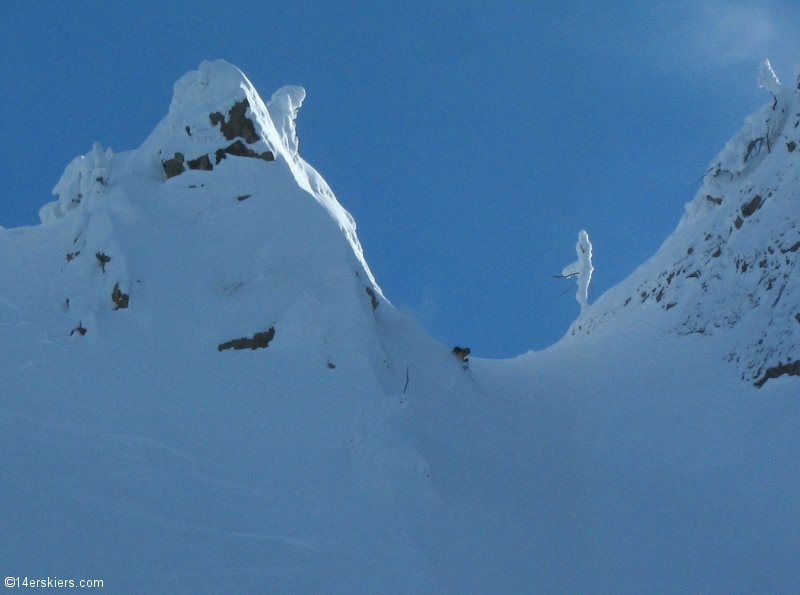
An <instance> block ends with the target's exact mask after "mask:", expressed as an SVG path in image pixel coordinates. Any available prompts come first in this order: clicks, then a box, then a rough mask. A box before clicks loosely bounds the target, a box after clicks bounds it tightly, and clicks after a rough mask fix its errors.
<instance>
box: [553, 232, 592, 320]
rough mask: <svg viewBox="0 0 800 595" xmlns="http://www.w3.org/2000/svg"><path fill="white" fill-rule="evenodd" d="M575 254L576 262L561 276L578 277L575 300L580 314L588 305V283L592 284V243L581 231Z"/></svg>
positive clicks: (586, 234) (587, 235)
mask: <svg viewBox="0 0 800 595" xmlns="http://www.w3.org/2000/svg"><path fill="white" fill-rule="evenodd" d="M575 252H577V253H578V260H577V261H576V262H573V263H572V264H571V265H569V266H568V267H566V268H565V269H564V270H563V271H561V274H562V275H563V276H564V277H578V293H577V294H576V295H575V299H576V300H578V303H579V304H580V305H581V312H583V310H584V309H585V308H586V306H587V305H588V303H589V283H591V282H592V271H594V267H593V266H592V243H591V242H590V241H589V234H588V233H586V232H585V231H583V230H581V231H580V232H579V233H578V243H577V244H575Z"/></svg>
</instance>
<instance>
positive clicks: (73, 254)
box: [67, 250, 81, 262]
mask: <svg viewBox="0 0 800 595" xmlns="http://www.w3.org/2000/svg"><path fill="white" fill-rule="evenodd" d="M80 253H81V251H80V250H78V251H77V252H70V253H69V254H67V262H69V261H70V260H73V259H74V258H75V257H76V256H78V254H80Z"/></svg>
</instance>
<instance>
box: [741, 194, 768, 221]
mask: <svg viewBox="0 0 800 595" xmlns="http://www.w3.org/2000/svg"><path fill="white" fill-rule="evenodd" d="M762 204H763V203H762V201H761V197H760V196H759V195H758V194H756V195H755V196H754V197H753V200H751V201H750V202H748V203H746V204H744V205H742V215H743V216H744V217H749V216H750V215H752V214H753V213H755V212H756V211H757V210H758V209H760V208H761V205H762Z"/></svg>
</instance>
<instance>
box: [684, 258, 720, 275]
mask: <svg viewBox="0 0 800 595" xmlns="http://www.w3.org/2000/svg"><path fill="white" fill-rule="evenodd" d="M717 256H719V254H718V255H717ZM686 276H687V277H689V278H695V279H699V278H700V271H695V272H694V273H692V274H691V275H686Z"/></svg>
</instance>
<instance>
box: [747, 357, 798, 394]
mask: <svg viewBox="0 0 800 595" xmlns="http://www.w3.org/2000/svg"><path fill="white" fill-rule="evenodd" d="M784 374H786V375H788V376H800V360H795V361H793V362H788V363H786V364H778V365H777V366H772V367H771V368H768V369H767V371H766V373H765V374H764V376H763V377H762V378H761V380H759V381H758V382H755V383H754V384H755V386H756V387H758V388H761V387H762V386H764V385H765V384H766V383H767V380H769V379H770V378H779V377H780V376H783V375H784Z"/></svg>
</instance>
